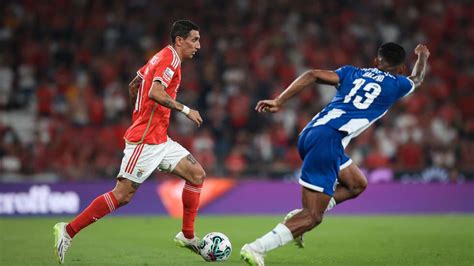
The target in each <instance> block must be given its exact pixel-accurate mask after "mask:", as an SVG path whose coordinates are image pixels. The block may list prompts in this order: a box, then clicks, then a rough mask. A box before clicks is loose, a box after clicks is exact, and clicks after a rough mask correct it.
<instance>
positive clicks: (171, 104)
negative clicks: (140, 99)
mask: <svg viewBox="0 0 474 266" xmlns="http://www.w3.org/2000/svg"><path fill="white" fill-rule="evenodd" d="M148 97H149V98H150V99H152V100H154V101H155V102H157V103H158V104H160V105H162V106H164V107H167V108H170V109H172V110H175V111H179V112H182V113H183V114H185V115H186V117H187V118H189V119H190V120H192V121H193V122H194V123H196V124H197V126H201V124H202V118H201V115H200V114H199V112H198V111H196V110H193V109H191V108H189V107H187V106H186V105H183V104H182V103H179V102H177V101H176V100H174V99H173V98H171V97H170V96H169V95H168V93H166V91H165V87H164V86H163V84H161V83H160V82H158V81H155V82H153V85H152V86H151V88H150V93H149V94H148Z"/></svg>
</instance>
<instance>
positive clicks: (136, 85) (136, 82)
mask: <svg viewBox="0 0 474 266" xmlns="http://www.w3.org/2000/svg"><path fill="white" fill-rule="evenodd" d="M141 83H142V78H141V77H140V76H138V75H136V76H135V77H134V78H133V80H132V81H130V83H129V84H128V97H129V99H130V106H132V107H133V106H134V105H135V101H136V100H137V94H138V90H139V89H140V84H141Z"/></svg>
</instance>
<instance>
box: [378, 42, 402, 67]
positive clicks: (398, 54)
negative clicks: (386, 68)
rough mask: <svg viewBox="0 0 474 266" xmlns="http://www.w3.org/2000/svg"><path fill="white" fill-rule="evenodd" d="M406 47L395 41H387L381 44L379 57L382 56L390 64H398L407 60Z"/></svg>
mask: <svg viewBox="0 0 474 266" xmlns="http://www.w3.org/2000/svg"><path fill="white" fill-rule="evenodd" d="M405 56H406V52H405V49H403V47H402V46H401V45H399V44H396V43H394V42H387V43H384V44H382V45H381V46H380V48H379V57H382V58H383V59H384V60H385V62H387V63H388V64H389V65H390V66H398V65H400V64H402V63H403V62H405Z"/></svg>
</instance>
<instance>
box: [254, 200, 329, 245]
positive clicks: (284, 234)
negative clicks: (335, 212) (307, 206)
mask: <svg viewBox="0 0 474 266" xmlns="http://www.w3.org/2000/svg"><path fill="white" fill-rule="evenodd" d="M334 206H336V200H335V199H334V198H331V200H330V201H329V204H328V207H327V208H326V212H327V211H329V210H331V209H332V208H334ZM292 240H293V234H292V233H291V231H290V229H288V227H286V225H284V224H281V223H280V224H278V225H277V226H276V227H275V228H274V229H273V230H272V231H270V232H268V233H267V234H266V235H264V236H262V237H261V238H258V239H257V240H255V241H253V242H252V243H250V244H249V245H250V247H251V248H252V249H253V250H255V251H257V252H259V253H262V254H263V253H267V252H268V251H270V250H273V249H275V248H277V247H281V246H284V245H286V244H288V243H289V242H291V241H292Z"/></svg>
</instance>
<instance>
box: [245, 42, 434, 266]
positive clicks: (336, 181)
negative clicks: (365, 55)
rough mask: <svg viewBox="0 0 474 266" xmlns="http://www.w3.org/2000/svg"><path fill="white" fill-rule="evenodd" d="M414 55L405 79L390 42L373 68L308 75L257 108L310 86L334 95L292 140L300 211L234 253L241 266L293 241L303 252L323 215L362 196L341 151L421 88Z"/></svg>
mask: <svg viewBox="0 0 474 266" xmlns="http://www.w3.org/2000/svg"><path fill="white" fill-rule="evenodd" d="M414 52H415V54H416V55H417V56H418V59H417V61H416V63H415V66H414V68H413V71H412V74H411V75H410V76H408V77H407V76H404V75H402V73H403V72H404V69H405V65H404V62H405V56H406V53H405V49H403V47H401V46H400V45H398V44H396V43H392V42H390V43H385V44H383V45H382V46H380V48H379V50H378V54H377V57H376V58H375V59H374V63H375V67H373V68H358V67H354V66H343V67H341V68H339V69H337V70H335V71H330V70H319V69H313V70H309V71H306V72H305V73H304V74H302V75H301V76H299V77H298V78H297V79H296V80H295V81H293V82H292V83H291V84H290V86H289V87H288V88H287V89H286V90H284V91H283V92H282V93H281V94H280V95H279V96H278V97H276V98H275V99H270V100H262V101H259V102H258V103H257V106H256V107H255V109H256V110H257V111H258V112H270V113H275V112H278V111H279V110H280V109H281V108H282V106H283V104H284V103H285V102H286V101H288V100H289V99H291V98H292V97H293V96H295V95H297V94H298V93H299V92H300V91H301V90H303V89H304V88H306V87H308V86H309V85H310V84H313V83H314V82H317V83H322V84H329V85H333V86H335V87H336V89H337V91H336V95H335V96H334V98H333V99H332V101H331V102H330V103H329V104H328V105H327V106H326V107H325V108H324V109H323V110H322V111H321V112H319V113H318V114H316V115H315V116H314V117H313V119H312V120H311V121H310V122H309V123H308V125H307V126H306V127H305V128H304V129H303V131H302V132H301V133H300V136H299V139H298V151H299V153H300V157H301V159H303V165H302V166H301V176H300V179H299V183H300V185H301V186H302V205H303V208H302V209H296V210H293V211H291V212H290V213H289V214H288V215H287V216H286V217H285V219H284V220H283V222H281V223H279V224H278V225H277V226H276V227H275V228H274V229H273V230H271V231H270V232H268V233H267V234H265V235H263V236H262V237H260V238H258V239H257V240H255V241H253V242H251V243H248V244H245V245H244V246H243V247H242V249H241V251H240V255H241V257H242V259H244V260H245V262H247V263H248V264H249V265H257V266H263V265H265V261H264V256H265V255H266V254H267V253H268V252H269V251H271V250H274V249H276V248H278V247H280V246H283V245H285V244H287V243H289V242H291V241H293V240H294V241H295V242H296V244H297V245H298V246H299V247H303V234H304V233H306V232H308V231H310V230H312V229H313V228H314V227H316V226H318V225H319V224H320V223H321V222H322V220H323V215H324V212H325V211H326V210H329V209H331V208H332V207H334V206H335V205H336V204H339V203H342V202H344V201H346V200H350V199H353V198H355V197H357V196H358V195H359V194H360V193H362V192H363V191H364V189H365V188H366V186H367V179H366V178H365V176H364V174H363V173H362V172H361V171H360V169H359V168H358V167H357V165H355V164H354V163H353V162H352V160H351V159H350V158H349V157H348V156H347V155H346V154H345V153H344V149H345V147H346V146H347V145H348V144H349V142H350V140H351V139H352V138H355V137H357V136H358V135H359V134H361V133H362V132H363V131H364V130H366V129H367V128H368V127H370V126H371V125H372V124H373V123H374V122H375V121H377V120H378V119H380V118H381V117H382V116H384V115H385V114H386V113H387V112H388V110H389V109H390V107H392V105H393V104H395V103H396V102H397V101H399V100H400V99H401V98H403V97H406V96H408V95H410V94H411V93H413V91H414V90H415V88H417V87H419V86H420V85H421V83H422V82H423V79H424V76H425V72H426V64H427V62H428V57H429V55H430V52H429V50H428V48H427V47H426V46H425V45H421V44H419V45H418V46H417V47H416V48H415V51H414Z"/></svg>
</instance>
